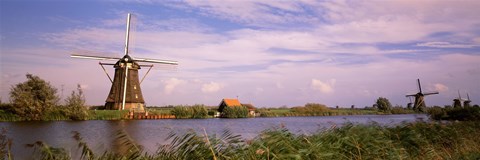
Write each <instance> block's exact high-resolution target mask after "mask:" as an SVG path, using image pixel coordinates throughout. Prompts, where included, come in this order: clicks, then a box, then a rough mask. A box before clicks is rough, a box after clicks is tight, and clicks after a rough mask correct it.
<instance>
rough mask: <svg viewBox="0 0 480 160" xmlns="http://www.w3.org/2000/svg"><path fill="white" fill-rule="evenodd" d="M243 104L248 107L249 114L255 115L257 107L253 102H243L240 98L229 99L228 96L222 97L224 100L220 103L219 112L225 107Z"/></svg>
mask: <svg viewBox="0 0 480 160" xmlns="http://www.w3.org/2000/svg"><path fill="white" fill-rule="evenodd" d="M241 106H244V107H247V109H248V115H249V116H255V107H253V105H252V104H242V103H240V101H239V100H238V99H227V98H225V99H222V101H221V102H220V104H219V105H218V112H220V114H222V112H223V110H224V109H225V107H241Z"/></svg>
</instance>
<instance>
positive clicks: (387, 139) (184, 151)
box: [33, 122, 480, 160]
mask: <svg viewBox="0 0 480 160" xmlns="http://www.w3.org/2000/svg"><path fill="white" fill-rule="evenodd" d="M478 133H480V124H479V123H477V122H453V123H426V122H418V123H405V124H402V125H399V126H396V127H384V126H380V125H377V124H375V123H372V124H368V125H354V124H345V125H343V126H342V127H335V126H333V127H332V128H330V129H327V130H324V131H319V132H316V133H314V134H311V135H296V134H293V133H292V132H290V131H289V130H288V129H286V128H282V127H278V128H272V129H268V130H265V131H263V132H262V133H260V134H259V135H258V136H257V137H256V138H254V139H252V140H249V141H245V140H243V139H242V138H241V137H240V136H238V135H235V134H234V133H232V132H230V131H224V132H223V134H221V135H207V134H206V132H205V131H204V132H203V133H197V132H194V131H190V132H187V133H184V134H176V133H171V134H170V136H169V140H170V141H171V143H170V144H167V145H162V146H159V148H158V150H157V152H155V153H146V152H145V151H144V150H143V149H142V148H141V147H140V145H138V144H136V143H135V142H134V141H133V140H132V139H131V138H129V136H128V135H127V134H126V133H125V132H124V131H119V132H118V134H117V141H118V142H119V144H120V145H122V146H124V150H122V151H121V152H119V151H118V150H117V151H107V152H104V153H103V154H100V155H95V154H94V152H93V151H92V150H91V149H90V148H89V147H88V146H87V145H86V143H84V142H83V140H82V138H81V136H80V135H79V134H78V133H74V138H75V139H76V140H77V141H78V143H79V149H81V150H82V157H81V159H157V160H163V159H268V160H270V159H271V160H274V159H307V160H308V159H313V160H317V159H479V158H480V137H479V136H478V135H477V134H478ZM33 146H36V147H38V148H40V149H37V150H38V151H39V152H38V155H39V156H41V157H53V158H54V159H68V158H69V157H65V154H64V150H62V149H61V148H53V147H50V146H48V145H46V144H44V143H41V142H36V143H34V144H33ZM44 152H46V153H44ZM57 156H58V158H57Z"/></svg>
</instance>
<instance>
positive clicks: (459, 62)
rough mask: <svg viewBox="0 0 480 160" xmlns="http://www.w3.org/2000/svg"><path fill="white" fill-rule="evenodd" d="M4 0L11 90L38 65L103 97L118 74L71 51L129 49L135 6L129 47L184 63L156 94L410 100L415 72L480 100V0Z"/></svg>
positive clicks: (4, 56)
mask: <svg viewBox="0 0 480 160" xmlns="http://www.w3.org/2000/svg"><path fill="white" fill-rule="evenodd" d="M0 7H1V8H0V12H1V14H0V16H1V18H0V21H1V23H0V40H1V41H0V47H1V48H0V51H1V56H0V62H1V64H0V66H1V68H0V73H1V83H0V97H1V98H2V101H8V98H9V94H8V92H9V91H10V88H11V86H12V85H14V84H17V83H20V82H23V81H25V74H27V73H31V74H35V75H38V76H40V77H41V78H43V79H45V80H47V81H50V83H51V84H52V85H54V86H55V87H56V88H58V92H59V95H60V96H61V97H63V98H65V97H66V96H68V95H69V94H70V92H71V91H72V90H73V89H75V87H76V84H81V86H82V87H83V89H84V91H85V93H86V98H87V103H88V104H91V105H100V104H103V103H104V101H105V99H106V96H107V94H108V92H109V90H110V82H109V80H108V78H107V77H106V75H105V74H104V73H103V70H102V69H101V67H100V66H99V65H98V61H94V60H82V59H71V58H69V55H70V54H72V53H80V54H92V55H103V56H122V54H123V45H124V42H123V41H124V34H125V21H126V20H125V19H126V15H127V13H129V12H131V13H133V14H134V21H133V25H134V29H133V33H132V38H131V41H132V43H131V46H130V47H131V48H130V49H131V50H130V53H131V56H133V57H148V58H156V59H169V60H177V61H179V63H180V65H179V66H178V67H176V68H172V67H168V66H156V67H155V68H156V69H155V70H153V71H152V72H150V73H149V75H148V76H147V78H146V80H145V81H144V82H143V83H142V91H143V92H144V98H145V100H146V103H147V105H157V106H162V105H178V104H206V105H217V104H218V103H219V102H220V100H221V99H222V98H236V97H238V98H239V99H240V101H242V102H244V103H252V104H254V105H255V106H258V107H279V106H283V105H286V106H296V105H303V104H305V103H323V104H326V105H328V106H332V107H333V106H336V105H339V106H341V107H349V106H351V105H355V106H357V107H364V106H370V105H372V104H373V103H374V102H375V100H376V99H377V98H378V97H386V98H388V99H390V101H391V102H392V104H394V105H397V104H398V105H403V106H405V105H406V103H408V101H409V100H408V99H407V98H405V94H411V93H415V92H417V88H416V79H417V78H420V79H421V81H422V86H423V87H424V91H439V92H440V94H439V95H434V96H428V97H427V99H426V101H427V105H441V106H443V105H449V104H452V99H453V98H455V97H457V96H458V93H457V92H458V91H460V92H461V94H462V96H464V97H465V96H466V93H469V95H470V98H471V99H472V101H473V103H474V104H478V103H479V102H478V101H480V83H479V82H480V63H479V62H480V10H478V8H480V2H479V1H446V0H444V1H340V0H339V1H314V0H311V1H310V0H302V1H274V0H267V1H247V0H243V1H236V0H233V1H218V0H205V1H154V0H151V1H149V0H139V1H76V0H73V1H11V0H3V1H0ZM108 69H109V72H110V74H113V69H112V68H108ZM140 72H141V75H143V74H144V73H145V72H146V69H143V70H141V71H140ZM62 86H63V91H62ZM62 93H63V94H62Z"/></svg>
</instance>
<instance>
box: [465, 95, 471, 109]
mask: <svg viewBox="0 0 480 160" xmlns="http://www.w3.org/2000/svg"><path fill="white" fill-rule="evenodd" d="M470 102H472V101H471V100H470V96H469V95H468V93H467V99H466V100H464V101H463V107H470Z"/></svg>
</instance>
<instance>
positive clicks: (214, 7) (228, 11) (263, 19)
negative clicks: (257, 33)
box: [177, 0, 318, 27]
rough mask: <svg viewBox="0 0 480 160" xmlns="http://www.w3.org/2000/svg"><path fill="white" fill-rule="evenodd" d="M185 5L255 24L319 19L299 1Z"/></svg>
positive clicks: (210, 14) (205, 12) (301, 21)
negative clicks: (308, 11) (310, 13)
mask: <svg viewBox="0 0 480 160" xmlns="http://www.w3.org/2000/svg"><path fill="white" fill-rule="evenodd" d="M185 5H187V6H190V7H192V8H196V9H198V10H199V11H200V12H201V13H202V14H204V15H209V16H213V17H217V18H221V19H227V20H230V21H233V22H238V23H243V24H247V25H253V26H267V25H269V24H272V23H273V24H279V23H280V24H281V23H292V22H296V23H311V22H312V21H318V18H317V17H315V16H313V15H309V14H305V13H306V11H305V10H304V6H305V5H304V4H303V3H302V2H297V1H251V0H245V1H235V0H234V1H227V2H224V1H217V0H207V1H186V2H185ZM177 6H178V5H177ZM182 7H184V6H182ZM273 26H274V25H271V26H270V27H273Z"/></svg>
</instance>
